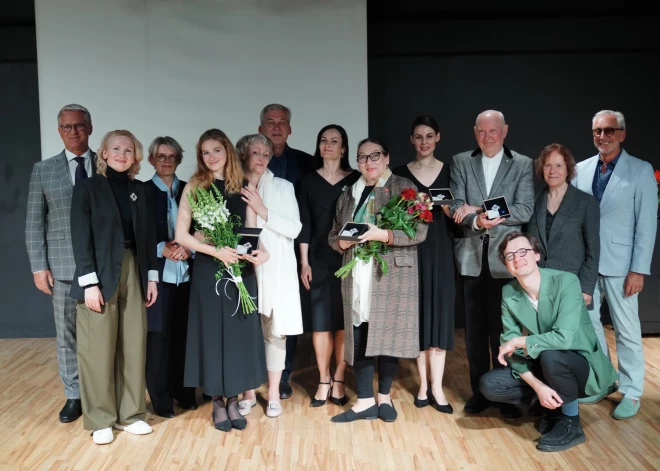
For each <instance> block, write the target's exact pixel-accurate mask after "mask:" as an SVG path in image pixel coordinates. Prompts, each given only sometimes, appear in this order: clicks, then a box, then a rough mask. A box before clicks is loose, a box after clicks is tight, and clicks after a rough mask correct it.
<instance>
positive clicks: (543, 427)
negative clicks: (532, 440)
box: [534, 408, 561, 435]
mask: <svg viewBox="0 0 660 471" xmlns="http://www.w3.org/2000/svg"><path fill="white" fill-rule="evenodd" d="M545 410H546V413H545V415H544V416H543V417H541V420H539V421H537V422H536V423H535V424H534V428H535V429H536V431H537V432H538V433H540V434H541V435H545V434H546V433H548V432H549V431H550V430H552V427H554V426H555V424H556V423H557V420H558V419H559V416H560V415H561V409H560V408H557V409H554V410H551V409H545Z"/></svg>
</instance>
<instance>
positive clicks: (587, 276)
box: [527, 184, 600, 294]
mask: <svg viewBox="0 0 660 471" xmlns="http://www.w3.org/2000/svg"><path fill="white" fill-rule="evenodd" d="M547 209H548V187H547V186H546V187H545V188H544V189H543V190H542V191H541V192H540V193H539V194H538V196H537V197H536V202H535V204H534V214H532V218H531V219H530V220H529V223H528V225H527V232H529V233H530V234H531V235H533V236H534V237H536V238H537V239H538V240H539V241H540V242H541V248H542V250H543V253H542V254H541V260H540V262H539V266H541V267H544V268H554V269H555V270H562V271H567V272H570V273H573V274H574V275H577V277H578V278H579V280H580V287H581V288H582V292H583V293H587V294H594V287H595V286H596V279H597V278H598V260H599V257H600V235H599V232H600V207H599V205H598V201H597V200H596V198H595V197H594V196H593V195H589V194H587V193H585V192H583V191H580V190H578V189H577V188H575V187H574V186H573V185H570V184H569V185H568V189H567V190H566V194H565V195H564V199H563V200H562V202H561V204H560V205H559V209H558V210H557V212H556V213H555V218H554V221H553V222H552V227H551V228H550V237H548V238H546V236H545V234H546V224H545V221H546V211H547Z"/></svg>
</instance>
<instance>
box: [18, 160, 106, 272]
mask: <svg viewBox="0 0 660 471" xmlns="http://www.w3.org/2000/svg"><path fill="white" fill-rule="evenodd" d="M90 158H91V159H92V168H93V169H94V171H95V168H96V165H95V163H94V161H95V159H96V154H95V153H94V152H91V155H90ZM90 176H91V175H90ZM72 196H73V184H72V183H71V176H70V174H69V163H68V161H67V158H66V155H65V153H64V151H62V152H61V153H60V154H58V155H56V156H55V157H51V158H49V159H46V160H43V161H41V162H37V163H36V164H34V167H33V169H32V176H31V177H30V190H29V194H28V204H27V219H26V223H25V244H26V245H27V252H28V256H29V258H30V268H31V270H32V272H33V273H34V272H37V271H41V270H50V271H51V272H52V274H53V277H54V278H55V279H56V280H64V281H70V280H72V279H73V273H74V271H75V269H76V262H75V261H74V259H73V249H72V247H71V222H70V221H71V197H72Z"/></svg>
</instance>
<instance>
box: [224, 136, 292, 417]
mask: <svg viewBox="0 0 660 471" xmlns="http://www.w3.org/2000/svg"><path fill="white" fill-rule="evenodd" d="M236 151H237V152H238V155H239V157H240V158H241V161H242V162H243V169H244V172H245V176H246V178H247V180H248V185H247V186H244V187H243V188H242V189H241V194H242V195H243V200H244V201H245V202H246V203H247V205H248V206H249V208H251V209H252V211H248V216H247V217H248V218H249V217H250V215H249V214H254V215H256V219H257V220H256V227H258V228H261V234H260V235H259V239H260V242H261V243H263V244H264V245H265V246H266V247H268V251H269V252H270V254H271V256H270V260H269V261H268V263H265V264H263V265H260V266H258V267H256V274H257V285H258V293H259V294H258V297H259V301H258V303H259V312H260V313H261V315H262V318H261V325H262V328H263V334H264V342H265V346H266V369H267V370H268V408H267V409H266V415H267V416H268V417H277V416H279V415H280V414H281V413H282V404H281V402H280V390H279V386H280V379H281V377H282V371H283V370H284V360H285V358H286V336H287V335H299V334H302V332H303V325H302V312H301V309H300V292H299V287H298V271H297V266H296V263H297V262H296V255H295V252H294V249H293V244H294V240H295V238H296V237H298V234H299V233H300V230H301V228H302V223H301V222H300V213H299V211H298V202H297V201H296V195H295V191H294V188H293V185H292V184H291V183H290V182H288V181H286V180H284V179H282V178H277V177H275V176H274V175H273V172H271V171H270V170H269V169H268V162H269V161H270V157H271V156H272V155H273V143H272V142H271V140H270V139H269V138H267V137H266V136H264V135H262V134H250V135H247V136H244V137H242V138H241V139H240V140H239V141H238V142H237V143H236ZM247 223H248V224H247V225H249V221H248V222H247ZM251 227H255V226H251ZM256 403H257V401H256V394H255V392H254V390H251V391H246V392H245V393H244V394H243V400H242V401H240V402H239V411H240V412H241V414H243V415H247V414H248V413H249V412H250V410H251V409H252V407H254V406H255V405H256Z"/></svg>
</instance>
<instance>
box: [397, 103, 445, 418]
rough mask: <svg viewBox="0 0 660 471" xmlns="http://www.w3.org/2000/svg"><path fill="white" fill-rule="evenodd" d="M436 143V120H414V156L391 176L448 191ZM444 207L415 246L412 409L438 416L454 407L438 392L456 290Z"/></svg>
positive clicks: (437, 208)
mask: <svg viewBox="0 0 660 471" xmlns="http://www.w3.org/2000/svg"><path fill="white" fill-rule="evenodd" d="M439 140H440V128H439V127H438V123H436V121H435V119H433V118H432V117H431V116H418V117H417V118H415V120H414V121H413V124H412V128H411V130H410V142H411V143H412V144H413V145H414V146H415V151H416V153H417V155H416V156H415V160H413V161H412V162H410V163H409V164H408V165H403V166H401V167H398V168H396V169H394V174H395V175H400V176H402V177H404V178H408V179H409V180H412V182H413V183H414V184H415V185H417V188H419V191H422V192H426V193H429V188H449V165H447V164H445V163H444V162H442V161H440V160H438V159H437V158H436V157H435V156H434V151H435V146H436V144H437V142H438V141H439ZM448 208H449V206H447V205H440V204H438V203H437V202H436V204H435V205H434V207H433V222H432V223H430V224H429V230H428V234H427V236H426V240H425V241H424V242H422V243H421V244H419V246H418V247H417V255H418V258H419V299H420V303H419V347H420V354H419V357H418V358H417V368H418V370H419V380H420V381H419V382H420V385H419V391H418V392H417V397H415V406H417V407H426V406H428V405H431V406H432V407H434V408H435V409H436V410H438V411H440V412H444V413H447V414H451V413H452V412H453V409H452V407H451V404H449V402H448V401H447V399H446V397H445V394H444V392H443V390H442V377H443V374H444V370H445V356H446V351H447V350H451V349H453V348H454V297H455V292H456V286H455V278H456V274H455V271H454V252H453V244H452V238H451V229H452V227H451V226H452V224H453V222H452V220H451V218H449V217H448V216H449V209H448ZM422 217H424V214H422ZM428 373H430V375H429V374H428ZM429 379H430V390H429Z"/></svg>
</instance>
